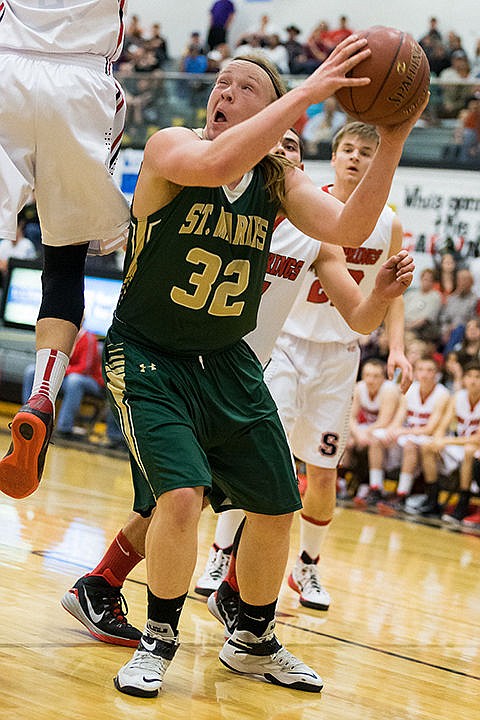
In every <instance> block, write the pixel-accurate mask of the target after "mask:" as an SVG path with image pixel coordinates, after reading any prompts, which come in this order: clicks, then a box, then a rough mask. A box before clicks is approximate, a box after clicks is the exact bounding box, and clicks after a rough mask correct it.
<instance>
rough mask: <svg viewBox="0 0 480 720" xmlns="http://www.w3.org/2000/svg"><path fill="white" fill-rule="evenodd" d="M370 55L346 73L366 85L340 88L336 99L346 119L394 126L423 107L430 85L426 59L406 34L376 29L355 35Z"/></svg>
mask: <svg viewBox="0 0 480 720" xmlns="http://www.w3.org/2000/svg"><path fill="white" fill-rule="evenodd" d="M356 34H357V35H358V36H359V37H366V38H367V40H368V47H369V48H370V50H371V51H372V54H371V55H370V57H369V58H367V59H366V60H363V61H362V62H361V63H360V64H359V65H357V66H356V67H354V68H353V70H352V71H351V72H350V73H348V75H349V76H351V77H369V78H370V79H371V82H370V85H365V86H363V87H357V88H353V87H350V88H341V89H340V90H337V92H336V93H335V94H336V97H337V100H338V102H339V103H340V105H341V106H342V108H343V109H344V110H345V112H346V113H348V115H350V116H351V117H352V118H355V119H356V120H361V121H362V122H366V123H371V124H373V125H377V124H378V125H395V124H396V123H399V122H402V121H403V120H407V119H408V118H409V117H410V115H412V114H413V113H414V112H415V110H416V109H417V108H418V107H419V106H420V105H423V103H424V101H425V98H426V95H427V93H428V88H429V85H430V66H429V64H428V60H427V56H426V55H425V53H424V52H423V50H422V48H421V47H420V45H419V44H418V43H417V41H416V40H415V39H414V38H413V37H412V36H411V35H409V33H406V32H402V31H401V30H396V29H395V28H388V27H382V26H380V25H378V26H375V27H371V28H368V30H363V31H360V32H358V33H356Z"/></svg>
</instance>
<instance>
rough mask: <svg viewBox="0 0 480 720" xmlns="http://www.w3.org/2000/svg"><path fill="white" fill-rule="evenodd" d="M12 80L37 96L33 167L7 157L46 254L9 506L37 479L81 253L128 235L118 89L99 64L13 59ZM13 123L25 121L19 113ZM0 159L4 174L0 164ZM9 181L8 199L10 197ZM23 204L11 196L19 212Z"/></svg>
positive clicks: (72, 328)
mask: <svg viewBox="0 0 480 720" xmlns="http://www.w3.org/2000/svg"><path fill="white" fill-rule="evenodd" d="M92 62H93V61H92ZM91 64H92V63H90V65H91ZM22 74H23V75H22ZM20 76H22V77H27V78H28V83H29V84H28V86H29V87H31V86H32V85H35V88H36V92H35V93H31V95H32V97H37V96H38V95H39V94H41V95H42V97H43V102H42V103H36V104H35V106H34V107H33V108H32V113H31V115H32V120H31V122H32V129H31V130H30V133H31V139H32V146H33V149H32V148H29V149H28V152H29V153H30V154H31V158H32V159H31V161H30V162H28V163H27V162H25V160H24V158H23V157H21V156H20V155H19V152H18V148H16V149H15V153H13V151H12V156H15V158H16V164H17V167H16V168H15V169H16V175H14V176H13V178H14V180H15V178H16V177H17V176H20V177H22V176H23V178H24V181H25V182H29V183H30V186H31V187H35V197H36V202H37V206H38V209H39V215H40V218H41V225H42V241H43V243H44V245H45V248H44V264H43V274H42V304H41V307H40V312H39V316H38V322H37V327H36V345H37V356H36V370H35V378H34V385H33V390H32V395H31V398H30V399H29V401H28V402H27V404H26V405H25V406H24V407H23V408H21V410H20V411H19V413H17V415H16V416H15V417H14V419H13V422H12V428H11V429H12V444H11V446H10V448H9V451H8V452H7V455H6V456H5V458H4V459H3V460H2V461H1V462H0V489H1V490H3V491H4V492H5V493H7V494H9V495H11V496H12V497H17V498H20V497H26V496H27V495H29V494H30V493H32V492H34V490H35V489H36V488H37V487H38V484H39V482H40V479H41V476H42V472H43V467H44V463H45V456H46V451H47V447H48V443H49V439H50V436H51V433H52V429H53V420H54V403H55V399H56V396H57V394H58V391H59V388H60V385H61V383H62V380H63V376H64V373H65V369H66V367H67V364H68V359H69V355H70V353H71V350H72V347H73V343H74V341H75V337H76V335H77V332H78V328H79V326H80V322H81V318H82V314H83V306H84V296H83V277H84V265H85V257H86V252H87V248H88V243H89V242H90V241H91V240H92V239H101V240H105V241H107V240H110V239H112V238H114V237H116V238H119V239H120V238H122V239H123V238H124V237H125V234H126V229H127V226H128V207H127V203H126V201H125V199H124V198H123V196H122V194H121V192H120V190H119V189H118V188H117V187H116V185H115V183H114V181H113V178H112V177H111V174H110V172H111V169H112V168H111V158H112V157H113V154H116V153H117V152H118V143H119V141H120V138H121V131H120V132H119V133H118V134H117V135H118V136H117V137H115V138H113V137H112V136H113V129H114V128H115V127H116V120H115V118H116V116H118V115H119V113H118V112H117V111H116V110H115V108H117V110H119V109H121V104H120V103H116V100H115V99H116V95H117V87H116V85H115V82H114V81H113V79H112V78H111V77H110V76H108V75H107V74H106V73H105V63H104V62H102V60H101V59H99V62H98V68H91V67H88V68H87V67H81V66H78V67H77V66H76V65H75V66H74V65H72V64H68V63H62V62H58V64H55V63H52V62H48V63H46V62H44V61H42V60H41V58H37V57H35V56H32V57H29V58H24V57H21V58H20V57H18V58H15V78H16V81H15V89H16V90H18V86H19V81H18V77H20ZM59 87H67V88H71V87H74V88H75V98H72V100H71V102H66V101H65V97H64V94H63V93H59V92H58V88H59ZM27 94H28V93H27ZM7 105H8V103H7ZM4 106H5V103H2V107H4ZM9 112H10V110H9ZM21 115H22V116H23V115H28V113H26V112H25V110H23V111H22V113H21ZM4 116H5V111H3V112H2V116H1V118H0V136H1V138H2V145H3V135H2V125H3V124H4ZM17 122H18V113H17ZM5 124H8V115H7V120H6V121H5ZM108 138H110V141H109V140H108ZM4 147H5V146H4ZM25 156H26V157H27V156H28V154H27V153H25ZM0 159H1V160H2V163H0V165H3V154H1V155H0ZM72 167H74V168H75V172H74V173H72ZM2 174H3V171H2ZM11 175H12V174H11V173H10V174H9V175H8V183H7V189H8V194H10V193H11V192H12V187H14V188H15V187H16V184H15V183H13V185H12V183H11V182H10V179H11ZM1 182H3V180H2V181H1ZM17 195H18V193H17ZM80 198H81V202H79V199H80ZM24 199H25V198H24V197H23V196H22V197H21V196H20V195H18V197H17V198H16V200H17V205H18V202H20V201H21V200H23V201H24ZM67 209H68V212H67ZM17 211H18V207H17Z"/></svg>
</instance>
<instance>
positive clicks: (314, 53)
mask: <svg viewBox="0 0 480 720" xmlns="http://www.w3.org/2000/svg"><path fill="white" fill-rule="evenodd" d="M327 32H328V23H326V22H325V21H322V22H321V23H319V24H318V25H317V26H316V27H315V28H314V29H313V30H312V32H311V33H310V35H309V37H308V39H307V42H306V43H305V45H304V49H305V56H306V60H305V61H304V63H303V64H302V72H305V73H306V74H307V75H308V74H310V73H311V72H313V71H314V70H316V68H317V67H319V66H320V65H321V64H322V62H323V61H324V60H325V59H326V58H327V57H328V56H329V54H330V52H331V49H330V47H329V45H328V44H327V43H326V42H325V33H327Z"/></svg>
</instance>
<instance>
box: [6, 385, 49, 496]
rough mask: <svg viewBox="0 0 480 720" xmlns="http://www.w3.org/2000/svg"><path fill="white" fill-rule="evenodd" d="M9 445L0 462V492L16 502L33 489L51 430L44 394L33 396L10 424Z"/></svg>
mask: <svg viewBox="0 0 480 720" xmlns="http://www.w3.org/2000/svg"><path fill="white" fill-rule="evenodd" d="M11 430H12V442H11V443H10V447H9V449H8V452H7V453H6V455H5V456H4V457H3V458H2V460H0V490H1V491H2V492H4V493H5V495H10V497H13V498H16V499H20V498H25V497H27V496H28V495H31V494H32V493H33V492H35V490H36V489H37V487H38V485H39V483H40V480H41V477H42V472H43V466H44V464H45V456H46V454H47V447H48V443H49V442H50V437H51V434H52V430H53V404H52V401H51V400H50V399H49V398H48V397H47V396H46V395H33V396H32V397H31V398H30V399H29V400H28V402H27V403H26V404H25V405H23V407H21V408H20V410H19V411H18V412H17V414H16V415H15V417H14V418H13V420H12V423H11Z"/></svg>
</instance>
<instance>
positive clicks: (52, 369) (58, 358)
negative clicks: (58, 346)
mask: <svg viewBox="0 0 480 720" xmlns="http://www.w3.org/2000/svg"><path fill="white" fill-rule="evenodd" d="M68 363H69V357H68V355H65V353H64V352H62V351H61V350H52V349H50V348H42V349H41V350H37V354H36V359H35V376H34V378H33V387H32V392H31V395H37V394H40V395H46V396H47V397H48V398H50V400H51V401H52V404H55V400H56V399H57V395H58V393H59V390H60V386H61V384H62V382H63V378H64V377H65V371H66V369H67V365H68Z"/></svg>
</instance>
